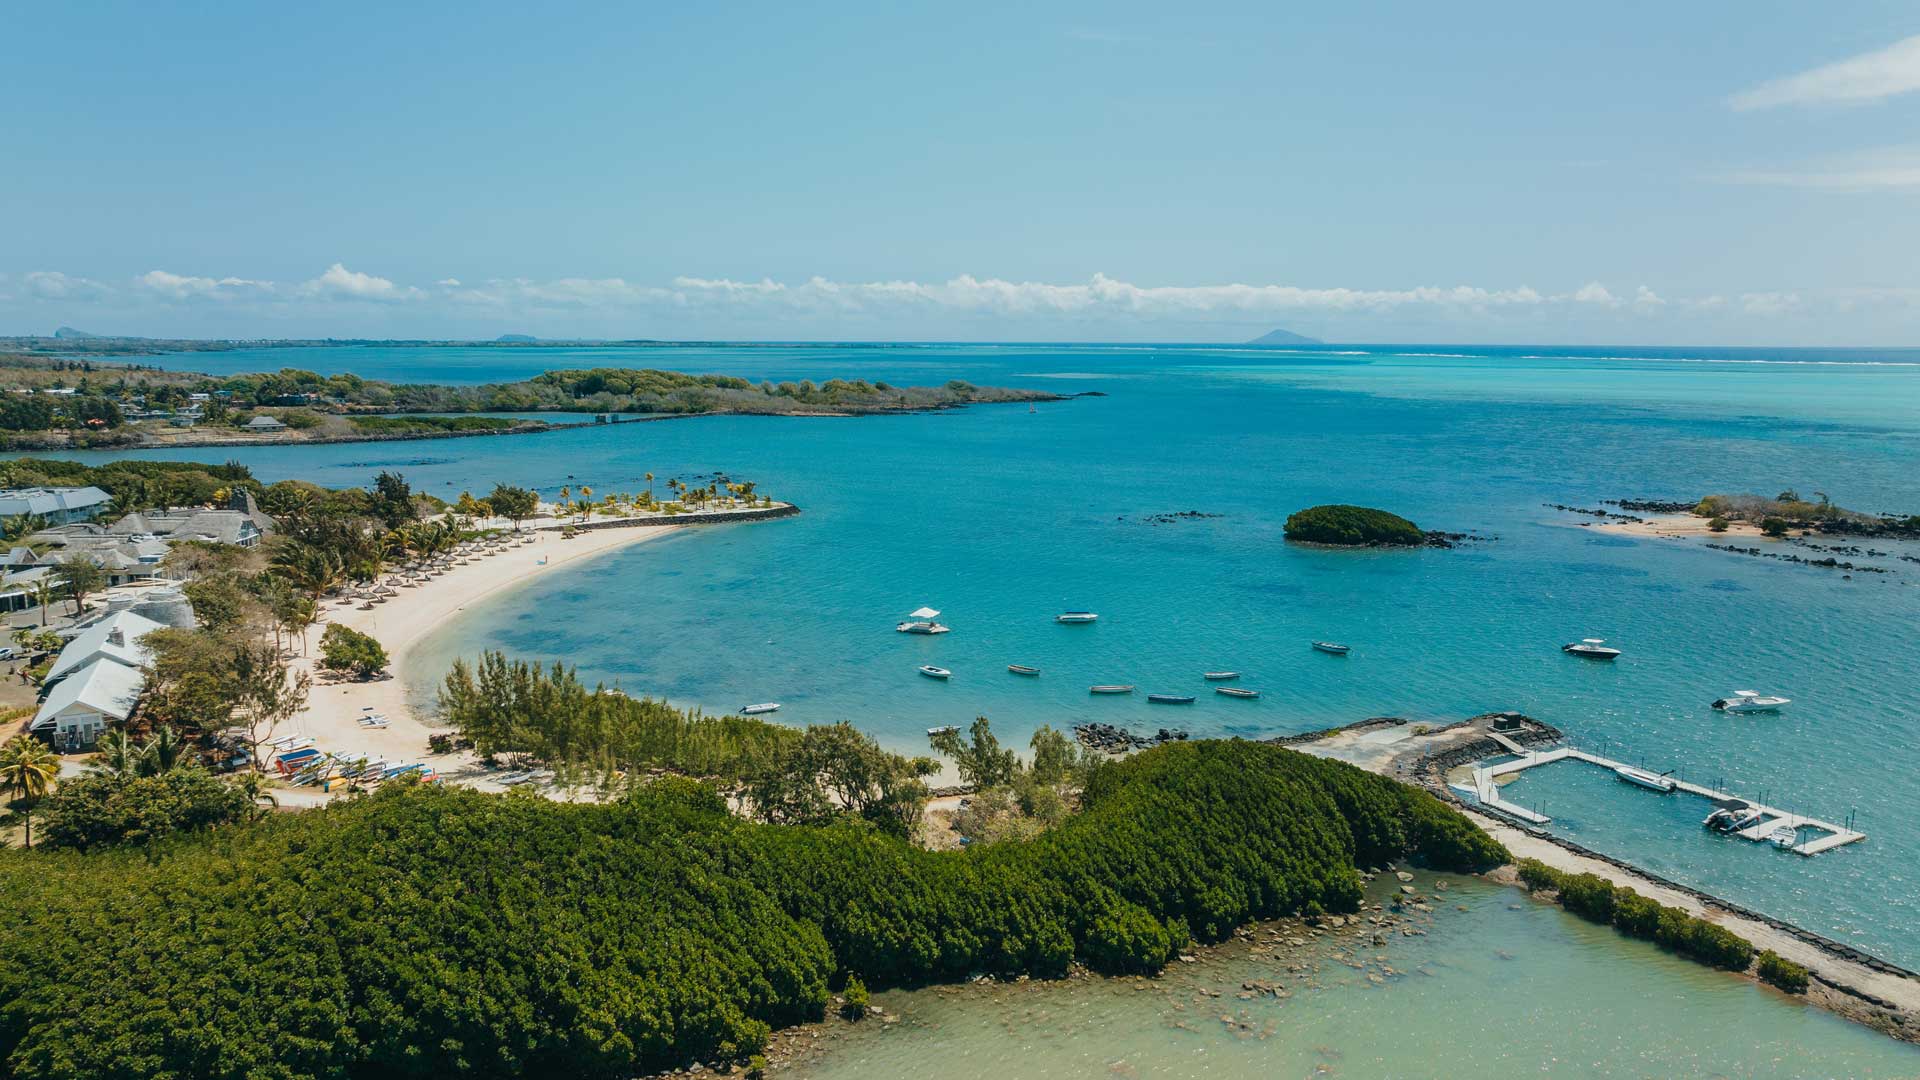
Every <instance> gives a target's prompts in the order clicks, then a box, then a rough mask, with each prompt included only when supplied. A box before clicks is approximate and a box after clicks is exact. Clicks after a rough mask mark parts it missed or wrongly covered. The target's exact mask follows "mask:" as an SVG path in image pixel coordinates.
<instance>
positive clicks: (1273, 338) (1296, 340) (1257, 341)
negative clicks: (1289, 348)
mask: <svg viewBox="0 0 1920 1080" xmlns="http://www.w3.org/2000/svg"><path fill="white" fill-rule="evenodd" d="M1247 344H1249V345H1325V344H1326V342H1324V341H1321V340H1320V339H1319V338H1310V337H1307V336H1306V335H1305V334H1296V333H1294V332H1293V331H1291V330H1269V331H1267V332H1266V333H1264V334H1261V335H1260V336H1259V337H1257V338H1254V339H1253V340H1252V341H1249V342H1247Z"/></svg>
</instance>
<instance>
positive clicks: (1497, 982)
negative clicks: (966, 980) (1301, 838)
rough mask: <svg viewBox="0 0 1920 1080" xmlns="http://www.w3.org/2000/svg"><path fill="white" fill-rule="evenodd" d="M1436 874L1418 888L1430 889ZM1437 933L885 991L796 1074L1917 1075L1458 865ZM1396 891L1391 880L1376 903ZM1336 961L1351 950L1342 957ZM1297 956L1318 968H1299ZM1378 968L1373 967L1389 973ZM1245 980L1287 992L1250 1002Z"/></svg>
mask: <svg viewBox="0 0 1920 1080" xmlns="http://www.w3.org/2000/svg"><path fill="white" fill-rule="evenodd" d="M1427 885H1428V883H1427V882H1426V881H1422V882H1421V886H1422V887H1423V888H1426V887H1427ZM1433 895H1434V896H1435V897H1436V904H1437V910H1436V911H1435V913H1434V915H1433V917H1432V921H1431V925H1430V926H1429V927H1428V928H1427V933H1426V934H1425V935H1424V936H1418V937H1401V936H1398V935H1390V936H1389V937H1388V939H1387V944H1386V945H1385V946H1384V947H1371V946H1370V945H1369V946H1366V947H1361V948H1346V947H1343V946H1344V943H1342V945H1340V946H1336V945H1335V944H1331V943H1325V942H1323V943H1318V944H1317V945H1316V946H1312V947H1309V948H1306V949H1298V950H1296V949H1288V948H1285V947H1282V948H1279V949H1277V950H1274V951H1272V952H1271V953H1269V954H1267V955H1264V956H1263V955H1259V954H1255V953H1252V952H1250V951H1249V950H1248V949H1247V948H1246V947H1244V946H1228V947H1226V948H1224V949H1222V950H1221V952H1220V955H1219V956H1217V957H1208V958H1204V959H1202V960H1201V962H1199V963H1197V964H1174V965H1173V966H1172V967H1171V968H1169V969H1168V970H1167V971H1166V972H1165V973H1164V974H1163V975H1162V976H1161V977H1159V978H1158V979H1153V980H1135V979H1111V980H1109V979H1073V980H1069V981H1065V982H1056V983H1035V982H1030V983H1016V984H996V985H992V986H968V987H962V988H957V989H956V988H950V987H943V988H935V989H929V990H916V991H907V992H893V993H886V994H879V995H876V996H875V998H874V1001H875V1003H876V1004H878V1005H880V1006H881V1007H882V1008H884V1009H885V1010H886V1011H887V1012H888V1013H890V1014H893V1015H894V1016H895V1017H896V1022H894V1023H891V1024H889V1023H885V1022H883V1021H881V1020H869V1021H866V1022H863V1023H862V1024H860V1025H859V1026H858V1027H856V1028H855V1029H853V1031H852V1033H851V1034H848V1035H845V1036H844V1037H842V1038H839V1039H837V1040H835V1041H833V1042H830V1043H828V1048H827V1049H826V1050H825V1051H824V1052H822V1053H819V1054H817V1055H815V1056H812V1057H810V1058H807V1059H803V1060H802V1061H800V1062H798V1063H797V1064H796V1065H795V1066H794V1067H793V1069H792V1070H791V1071H790V1072H788V1073H787V1074H785V1075H793V1076H804V1077H807V1078H809V1080H1008V1078H1014V1077H1019V1078H1022V1080H1037V1078H1043V1077H1044V1078H1048V1080H1079V1078H1088V1080H1271V1078H1276V1077H1302V1078H1307V1077H1347V1078H1362V1077H1407V1078H1427V1077H1463V1076H1481V1077H1521V1076H1551V1077H1585V1076H1592V1077H1602V1076H1604V1077H1679V1076H1687V1077H1840V1076H1845V1077H1911V1076H1914V1075H1916V1073H1920V1050H1916V1049H1915V1048H1913V1047H1911V1046H1907V1045H1904V1044H1901V1043H1896V1042H1894V1041H1892V1040H1890V1039H1888V1038H1886V1037H1885V1036H1883V1035H1880V1034H1877V1033H1875V1032H1872V1031H1869V1030H1868V1029H1866V1028H1863V1027H1858V1026H1855V1025H1853V1024H1851V1023H1848V1022H1847V1021H1845V1020H1841V1019H1839V1018H1837V1017H1835V1016H1832V1015H1830V1014H1828V1013H1825V1012H1823V1011H1821V1010H1819V1009H1816V1008H1812V1007H1809V1006H1806V1005H1804V1004H1802V1003H1800V1002H1798V1001H1796V1000H1794V999H1791V998H1788V997H1786V996H1785V995H1782V994H1780V993H1778V992H1776V991H1773V990H1770V989H1766V988H1763V987H1759V986H1755V985H1753V984H1750V983H1745V982H1741V981H1739V980H1736V979H1731V978H1728V977H1727V976H1725V975H1722V974H1719V973H1716V972H1712V971H1708V970H1705V969H1703V968H1701V967H1699V966H1698V965H1696V964H1693V963H1690V962H1688V961H1685V960H1679V959H1676V958H1674V957H1672V956H1669V955H1667V954H1665V953H1663V952H1661V951H1659V950H1658V949H1656V948H1654V947H1652V946H1650V945H1647V944H1645V943H1642V942H1627V941H1622V940H1621V939H1620V938H1619V937H1618V936H1617V935H1615V934H1614V932H1613V931H1612V930H1610V929H1606V928H1603V927H1597V926H1593V925H1590V924H1587V923H1584V922H1581V921H1580V920H1579V919H1576V918H1574V917H1572V916H1569V915H1566V914H1564V913H1563V912H1561V911H1559V910H1558V909H1556V908H1552V907H1549V906H1546V905H1544V904H1540V903H1535V902H1533V901H1529V900H1525V899H1523V898H1521V895H1520V894H1519V893H1518V892H1515V891H1513V890H1511V889H1506V888H1501V887H1498V886H1491V885H1486V884H1482V883H1480V882H1477V881H1466V882H1462V881H1460V880H1459V879H1457V878H1456V879H1453V880H1452V883H1451V888H1450V889H1449V890H1448V891H1446V892H1442V893H1435V894H1433ZM1385 898H1386V897H1385V896H1384V895H1383V890H1382V889H1381V888H1379V887H1376V888H1375V889H1374V899H1375V900H1376V901H1383V900H1384V899H1385ZM1336 953H1337V954H1339V955H1336ZM1295 969H1303V970H1295ZM1376 980H1377V981H1376ZM1250 981H1259V982H1265V983H1278V984H1280V985H1282V986H1285V987H1287V988H1289V990H1291V991H1292V993H1291V996H1289V997H1287V998H1284V999H1275V998H1272V997H1267V996H1265V995H1262V994H1254V995H1253V996H1251V997H1250V998H1248V999H1243V998H1242V997H1241V994H1242V993H1244V992H1245V991H1243V990H1242V987H1243V986H1245V985H1246V984H1247V983H1248V982H1250Z"/></svg>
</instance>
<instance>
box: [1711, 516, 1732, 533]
mask: <svg viewBox="0 0 1920 1080" xmlns="http://www.w3.org/2000/svg"><path fill="white" fill-rule="evenodd" d="M1728 525H1729V522H1728V521H1727V519H1726V518H1723V517H1716V518H1713V519H1712V520H1710V521H1708V522H1707V528H1708V529H1709V530H1710V531H1712V532H1717V533H1719V532H1726V531H1727V527H1728Z"/></svg>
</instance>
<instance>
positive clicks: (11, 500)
mask: <svg viewBox="0 0 1920 1080" xmlns="http://www.w3.org/2000/svg"><path fill="white" fill-rule="evenodd" d="M112 501H113V497H112V496H111V495H108V494H107V493H106V492H104V491H101V490H100V489H99V488H97V487H65V488H54V487H48V488H12V489H9V490H6V491H0V518H10V517H20V516H22V515H26V514H31V515H34V516H36V517H43V518H46V519H47V520H48V521H49V522H52V523H53V524H55V525H65V524H66V523H68V522H70V521H91V520H93V519H94V518H95V517H98V516H99V515H100V513H101V512H102V511H104V510H105V509H106V508H107V504H108V503H110V502H112Z"/></svg>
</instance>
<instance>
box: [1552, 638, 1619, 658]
mask: <svg viewBox="0 0 1920 1080" xmlns="http://www.w3.org/2000/svg"><path fill="white" fill-rule="evenodd" d="M1560 651H1561V652H1563V653H1572V654H1573V655H1575V656H1582V657H1585V658H1587V659H1588V660H1611V659H1613V658H1614V657H1616V656H1619V655H1620V650H1619V649H1615V648H1613V647H1611V646H1609V645H1608V644H1607V639H1606V638H1597V637H1590V638H1581V639H1580V640H1579V641H1574V642H1569V643H1568V644H1565V645H1562V646H1560Z"/></svg>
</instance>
